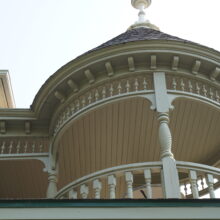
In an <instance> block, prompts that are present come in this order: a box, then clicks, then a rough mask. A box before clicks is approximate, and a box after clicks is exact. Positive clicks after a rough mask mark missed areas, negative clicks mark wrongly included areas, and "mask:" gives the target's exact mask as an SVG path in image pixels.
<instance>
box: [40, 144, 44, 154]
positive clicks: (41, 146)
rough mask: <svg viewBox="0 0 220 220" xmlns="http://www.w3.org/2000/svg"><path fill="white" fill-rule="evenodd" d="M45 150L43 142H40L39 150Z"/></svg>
mask: <svg viewBox="0 0 220 220" xmlns="http://www.w3.org/2000/svg"><path fill="white" fill-rule="evenodd" d="M42 151H43V144H40V146H39V152H40V153H41V152H42Z"/></svg>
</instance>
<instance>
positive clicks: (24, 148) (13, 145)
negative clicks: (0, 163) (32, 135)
mask: <svg viewBox="0 0 220 220" xmlns="http://www.w3.org/2000/svg"><path fill="white" fill-rule="evenodd" d="M47 151H48V144H47V141H45V140H42V141H39V140H37V141H34V140H16V141H12V140H3V141H2V142H0V156H4V155H9V154H10V155H11V154H35V153H36V154H39V153H43V152H47Z"/></svg>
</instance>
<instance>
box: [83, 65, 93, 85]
mask: <svg viewBox="0 0 220 220" xmlns="http://www.w3.org/2000/svg"><path fill="white" fill-rule="evenodd" d="M84 74H85V76H86V78H87V79H88V81H89V84H93V83H94V82H95V77H94V75H93V74H92V72H91V71H90V70H89V69H87V70H85V72H84Z"/></svg>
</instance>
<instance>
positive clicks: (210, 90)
mask: <svg viewBox="0 0 220 220" xmlns="http://www.w3.org/2000/svg"><path fill="white" fill-rule="evenodd" d="M209 95H210V98H211V99H213V96H214V93H213V91H212V89H211V88H210V89H209Z"/></svg>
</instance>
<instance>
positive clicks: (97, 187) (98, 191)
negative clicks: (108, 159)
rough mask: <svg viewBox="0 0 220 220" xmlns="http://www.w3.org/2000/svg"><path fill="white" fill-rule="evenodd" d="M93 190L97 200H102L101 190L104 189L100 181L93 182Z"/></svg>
mask: <svg viewBox="0 0 220 220" xmlns="http://www.w3.org/2000/svg"><path fill="white" fill-rule="evenodd" d="M93 189H94V192H95V196H94V198H95V199H100V197H101V189H102V183H101V181H100V180H99V179H96V180H94V181H93Z"/></svg>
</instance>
